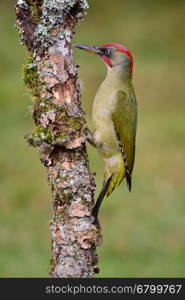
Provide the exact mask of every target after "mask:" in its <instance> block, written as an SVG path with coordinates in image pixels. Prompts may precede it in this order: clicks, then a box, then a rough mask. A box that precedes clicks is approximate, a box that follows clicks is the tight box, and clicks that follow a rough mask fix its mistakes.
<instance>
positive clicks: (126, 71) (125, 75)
mask: <svg viewBox="0 0 185 300" xmlns="http://www.w3.org/2000/svg"><path fill="white" fill-rule="evenodd" d="M106 80H107V81H111V82H112V83H113V84H114V83H115V84H116V85H117V84H124V83H125V84H128V83H130V81H131V80H132V73H131V70H130V67H129V66H125V65H123V64H118V65H115V66H113V67H112V68H108V71H107V76H106Z"/></svg>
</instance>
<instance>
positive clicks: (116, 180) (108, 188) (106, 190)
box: [92, 163, 125, 225]
mask: <svg viewBox="0 0 185 300" xmlns="http://www.w3.org/2000/svg"><path fill="white" fill-rule="evenodd" d="M124 174H125V169H124V165H123V163H120V166H119V169H118V171H117V172H116V173H113V174H111V175H109V177H108V176H106V177H108V179H105V181H104V185H103V188H102V190H101V192H100V194H99V196H98V198H97V201H96V204H95V206H94V208H93V211H92V215H93V216H94V223H95V224H97V225H98V224H99V222H98V212H99V208H100V205H101V203H102V201H103V199H104V197H108V196H110V194H111V193H112V192H113V190H114V189H115V188H116V187H117V186H118V185H119V184H120V183H121V182H122V180H123V178H124V176H125V175H124Z"/></svg>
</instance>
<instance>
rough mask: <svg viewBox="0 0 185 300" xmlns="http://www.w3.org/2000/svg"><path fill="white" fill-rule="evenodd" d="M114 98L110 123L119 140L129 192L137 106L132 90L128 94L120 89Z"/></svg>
mask: <svg viewBox="0 0 185 300" xmlns="http://www.w3.org/2000/svg"><path fill="white" fill-rule="evenodd" d="M116 98H117V101H116V108H115V111H114V113H112V121H113V124H114V129H115V132H116V135H117V138H118V140H119V145H120V151H121V153H122V156H123V161H124V165H125V170H126V175H125V176H126V180H127V184H128V188H129V190H130V189H131V174H132V170H133V166H134V157H135V136H136V126H137V105H136V99H135V94H134V91H133V89H131V91H130V92H129V93H126V92H125V91H124V90H121V89H120V90H119V91H118V92H117V95H116Z"/></svg>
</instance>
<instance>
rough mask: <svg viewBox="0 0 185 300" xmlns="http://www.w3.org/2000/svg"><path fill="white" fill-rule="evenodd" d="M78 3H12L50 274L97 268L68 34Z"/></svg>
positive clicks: (90, 187)
mask: <svg viewBox="0 0 185 300" xmlns="http://www.w3.org/2000/svg"><path fill="white" fill-rule="evenodd" d="M87 7H88V4H87V1H86V0H19V1H18V2H17V5H16V16H17V21H16V25H17V29H18V32H19V34H20V39H21V43H23V44H25V45H26V47H27V49H28V52H29V57H28V63H27V64H25V65H24V67H23V71H24V81H25V84H26V85H27V86H28V87H29V88H30V89H31V90H32V94H33V100H34V105H33V119H34V123H35V127H34V130H33V132H32V133H31V134H29V135H27V140H28V142H29V144H30V145H32V146H34V147H36V148H37V149H38V151H39V154H40V159H41V162H42V163H43V164H44V166H45V167H46V168H47V171H48V182H49V186H50V188H51V192H52V197H53V202H52V207H53V211H52V219H51V223H50V229H51V240H52V250H51V270H50V276H51V277H63V278H69V277H92V276H93V275H94V274H95V273H97V272H98V270H99V269H98V266H97V263H98V258H97V254H96V246H97V245H99V244H100V243H101V233H100V229H97V228H96V227H95V226H94V225H93V217H92V216H91V212H92V207H93V194H94V190H95V183H94V178H93V174H91V173H90V170H89V165H88V158H87V153H86V146H85V139H86V136H85V130H84V128H85V120H84V113H83V111H82V109H81V105H80V100H79V98H80V91H79V84H78V75H77V66H75V65H74V63H73V58H72V50H71V39H72V37H73V35H74V26H75V24H76V23H77V22H79V21H80V20H81V19H83V17H84V15H85V10H86V8H87Z"/></svg>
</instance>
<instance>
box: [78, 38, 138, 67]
mask: <svg viewBox="0 0 185 300" xmlns="http://www.w3.org/2000/svg"><path fill="white" fill-rule="evenodd" d="M74 47H76V48H79V49H82V50H85V51H87V52H90V53H93V54H96V55H98V56H99V57H100V58H101V59H102V60H103V61H104V62H105V63H106V65H107V66H108V67H109V68H114V67H116V66H118V65H122V66H123V67H126V68H129V69H130V72H131V73H132V69H133V57H132V54H131V53H130V51H129V50H128V49H127V48H126V47H124V46H122V45H120V44H118V43H108V44H103V45H101V46H88V45H82V44H75V45H74Z"/></svg>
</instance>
